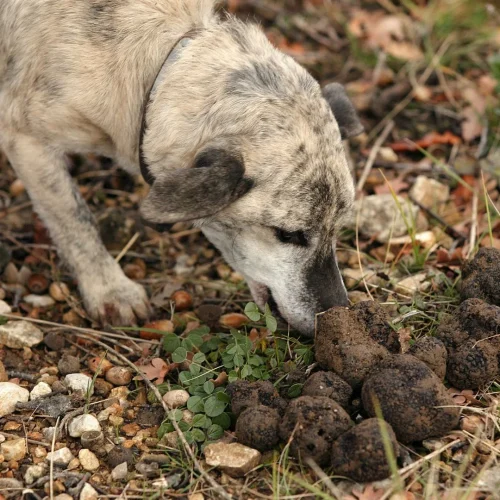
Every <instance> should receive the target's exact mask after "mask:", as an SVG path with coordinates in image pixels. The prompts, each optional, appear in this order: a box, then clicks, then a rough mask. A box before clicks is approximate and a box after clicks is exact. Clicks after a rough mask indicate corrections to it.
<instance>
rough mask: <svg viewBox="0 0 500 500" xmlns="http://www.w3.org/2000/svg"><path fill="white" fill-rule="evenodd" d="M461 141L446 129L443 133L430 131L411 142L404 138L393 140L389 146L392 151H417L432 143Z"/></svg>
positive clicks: (456, 142)
mask: <svg viewBox="0 0 500 500" xmlns="http://www.w3.org/2000/svg"><path fill="white" fill-rule="evenodd" d="M461 142H462V141H461V139H460V137H458V136H457V135H454V134H452V133H451V132H448V131H447V132H445V133H444V134H438V133H437V132H431V133H430V134H426V135H424V137H422V139H419V140H418V141H415V142H411V141H409V140H406V141H399V142H394V143H392V144H391V145H390V147H391V148H392V149H393V151H417V150H418V148H419V147H420V148H424V149H425V148H428V147H429V146H432V145H433V144H460V143H461Z"/></svg>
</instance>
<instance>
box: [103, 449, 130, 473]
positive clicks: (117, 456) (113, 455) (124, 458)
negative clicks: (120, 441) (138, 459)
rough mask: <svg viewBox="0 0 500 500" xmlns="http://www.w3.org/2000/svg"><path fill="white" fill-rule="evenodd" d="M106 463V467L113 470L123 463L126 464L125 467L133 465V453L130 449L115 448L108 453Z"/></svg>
mask: <svg viewBox="0 0 500 500" xmlns="http://www.w3.org/2000/svg"><path fill="white" fill-rule="evenodd" d="M107 462H108V465H109V466H110V467H113V468H115V467H116V466H117V465H120V464H122V463H123V462H126V463H127V465H132V464H133V463H134V453H133V452H132V450H131V449H130V448H124V447H123V446H115V447H114V448H112V449H111V450H110V452H109V453H108V457H107Z"/></svg>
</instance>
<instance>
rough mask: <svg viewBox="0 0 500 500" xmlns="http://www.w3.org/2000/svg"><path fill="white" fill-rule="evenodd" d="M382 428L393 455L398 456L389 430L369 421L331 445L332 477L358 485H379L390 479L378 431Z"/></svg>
mask: <svg viewBox="0 0 500 500" xmlns="http://www.w3.org/2000/svg"><path fill="white" fill-rule="evenodd" d="M382 425H383V426H384V428H385V434H386V435H387V436H388V437H389V440H390V446H391V449H392V453H393V455H394V456H395V457H397V456H398V455H399V445H398V442H397V440H396V435H395V434H394V431H393V430H392V428H391V426H390V425H389V424H387V423H386V422H384V421H383V420H379V419H377V418H369V419H367V420H364V421H363V422H361V423H360V424H358V425H357V426H356V427H353V428H352V429H349V430H348V431H347V432H345V433H344V434H342V435H341V436H340V437H339V438H338V439H337V440H336V441H335V442H334V443H333V446H332V469H333V472H334V474H336V475H339V476H345V477H348V478H349V479H352V480H353V481H358V482H367V481H380V480H381V479H385V478H387V477H389V476H390V474H391V470H390V467H389V464H388V461H387V453H386V451H385V448H384V437H383V435H382V433H381V429H380V428H381V426H382Z"/></svg>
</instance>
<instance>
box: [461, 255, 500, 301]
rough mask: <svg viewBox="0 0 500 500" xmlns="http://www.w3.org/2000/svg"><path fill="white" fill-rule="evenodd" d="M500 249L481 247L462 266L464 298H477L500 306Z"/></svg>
mask: <svg viewBox="0 0 500 500" xmlns="http://www.w3.org/2000/svg"><path fill="white" fill-rule="evenodd" d="M499 283H500V251H499V250H497V249H496V248H481V249H480V250H479V252H478V253H477V254H476V256H475V257H474V258H473V259H472V260H470V261H468V262H467V263H466V264H465V265H464V266H463V268H462V286H461V289H460V294H461V296H462V300H466V299H471V298H477V299H482V300H484V301H485V302H489V303H490V304H494V305H497V306H500V286H499Z"/></svg>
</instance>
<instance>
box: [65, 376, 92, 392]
mask: <svg viewBox="0 0 500 500" xmlns="http://www.w3.org/2000/svg"><path fill="white" fill-rule="evenodd" d="M64 382H65V383H66V385H67V386H68V387H69V388H70V389H71V390H72V391H75V392H76V391H82V392H83V393H84V394H87V391H88V390H89V389H90V393H91V394H93V393H94V388H93V387H92V379H91V378H90V377H89V376H87V375H85V374H83V373H70V374H69V375H66V377H64Z"/></svg>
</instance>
